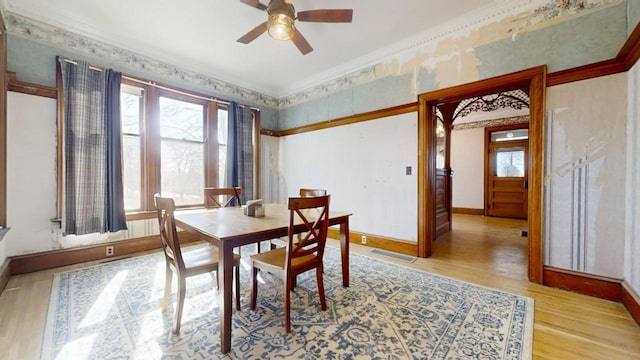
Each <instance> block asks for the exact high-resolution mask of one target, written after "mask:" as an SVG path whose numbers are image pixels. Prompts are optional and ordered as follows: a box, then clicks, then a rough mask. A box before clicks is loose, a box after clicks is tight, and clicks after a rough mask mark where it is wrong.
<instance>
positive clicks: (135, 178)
mask: <svg viewBox="0 0 640 360" xmlns="http://www.w3.org/2000/svg"><path fill="white" fill-rule="evenodd" d="M122 140H123V141H122V158H123V163H124V164H123V169H122V183H123V186H122V187H123V191H124V208H125V210H137V209H140V208H141V203H140V198H141V196H140V195H141V184H142V175H141V168H142V166H141V163H140V162H141V157H140V137H138V136H132V135H124V136H123V137H122Z"/></svg>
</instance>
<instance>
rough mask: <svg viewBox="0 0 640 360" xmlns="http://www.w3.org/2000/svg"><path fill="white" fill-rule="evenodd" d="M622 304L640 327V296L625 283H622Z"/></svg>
mask: <svg viewBox="0 0 640 360" xmlns="http://www.w3.org/2000/svg"><path fill="white" fill-rule="evenodd" d="M622 303H623V304H624V307H626V308H627V311H629V314H631V317H632V318H633V319H634V320H635V321H636V322H637V323H638V325H640V296H639V295H638V294H636V292H635V291H633V289H632V288H631V286H629V284H627V283H626V282H624V281H623V282H622Z"/></svg>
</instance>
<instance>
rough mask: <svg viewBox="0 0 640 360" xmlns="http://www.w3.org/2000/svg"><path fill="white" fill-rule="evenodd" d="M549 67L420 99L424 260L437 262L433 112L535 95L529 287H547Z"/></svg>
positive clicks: (531, 126) (421, 245)
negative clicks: (519, 93) (507, 94)
mask: <svg viewBox="0 0 640 360" xmlns="http://www.w3.org/2000/svg"><path fill="white" fill-rule="evenodd" d="M546 75H547V67H546V66H545V65H542V66H538V67H534V68H530V69H526V70H522V71H518V72H515V73H511V74H507V75H502V76H498V77H495V78H491V79H487V80H480V81H476V82H473V83H469V84H464V85H458V86H454V87H450V88H447V89H441V90H435V91H431V92H428V93H424V94H420V95H419V96H418V173H417V176H418V256H420V257H429V256H431V241H433V239H434V238H435V237H434V236H435V223H434V219H435V216H434V215H435V211H434V205H433V204H434V199H435V169H436V157H435V155H436V154H435V152H436V149H435V129H434V121H433V120H434V119H433V118H434V115H433V110H434V108H435V107H436V106H438V105H439V104H443V103H448V102H453V101H461V100H464V99H468V98H471V97H477V96H482V95H487V94H495V93H497V92H501V91H508V90H514V89H523V88H528V89H529V98H530V101H529V156H528V163H529V164H530V165H531V167H530V168H529V169H530V172H529V195H528V200H529V206H528V212H529V234H528V235H529V236H528V240H529V267H528V272H529V281H531V282H534V283H539V284H542V280H543V271H542V270H543V267H542V265H543V264H542V260H543V257H542V254H543V252H542V251H543V249H542V194H543V191H542V185H543V178H542V176H543V156H544V138H543V136H544V131H543V129H544V111H545V106H546V104H545V102H546V100H545V97H546Z"/></svg>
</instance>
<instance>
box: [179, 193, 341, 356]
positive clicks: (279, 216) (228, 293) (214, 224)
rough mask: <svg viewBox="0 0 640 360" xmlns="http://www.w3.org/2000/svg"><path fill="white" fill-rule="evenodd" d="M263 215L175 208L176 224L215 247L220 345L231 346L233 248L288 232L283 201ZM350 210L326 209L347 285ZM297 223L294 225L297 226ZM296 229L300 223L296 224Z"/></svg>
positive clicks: (237, 210) (225, 350)
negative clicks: (337, 238) (336, 236)
mask: <svg viewBox="0 0 640 360" xmlns="http://www.w3.org/2000/svg"><path fill="white" fill-rule="evenodd" d="M264 207H265V215H264V216H263V217H252V216H247V215H244V212H243V208H240V207H226V208H216V209H203V210H198V211H177V212H176V213H175V219H176V225H177V226H178V227H180V228H181V229H183V230H184V231H187V232H190V233H193V234H195V235H197V236H198V237H200V238H201V239H203V240H206V241H208V242H209V243H211V244H213V245H214V246H217V247H218V256H219V265H218V276H219V278H220V280H221V284H220V286H219V289H220V290H219V298H218V299H219V300H218V301H219V308H220V348H221V352H222V353H223V354H226V353H228V352H229V350H230V349H231V316H232V296H233V294H232V292H233V290H232V286H231V285H232V283H233V271H232V270H233V249H234V248H236V247H238V246H243V245H249V244H256V243H259V242H261V241H266V240H271V239H277V238H280V237H284V236H288V229H289V210H288V209H287V205H285V204H266V205H264ZM350 216H351V213H348V212H339V211H332V210H330V211H329V226H334V225H337V226H339V227H340V253H341V260H342V284H343V286H345V287H347V286H349V217H350ZM297 225H298V224H296V226H295V228H296V230H297V229H298V226H297ZM299 225H300V228H299V231H303V225H302V224H299Z"/></svg>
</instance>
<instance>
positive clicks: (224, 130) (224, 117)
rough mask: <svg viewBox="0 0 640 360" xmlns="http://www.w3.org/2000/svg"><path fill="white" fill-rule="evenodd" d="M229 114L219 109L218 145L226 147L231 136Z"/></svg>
mask: <svg viewBox="0 0 640 360" xmlns="http://www.w3.org/2000/svg"><path fill="white" fill-rule="evenodd" d="M228 129H229V112H228V111H227V110H221V109H218V144H220V145H223V144H224V145H226V144H227V136H228V135H229V130H228Z"/></svg>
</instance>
